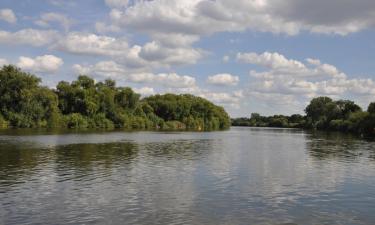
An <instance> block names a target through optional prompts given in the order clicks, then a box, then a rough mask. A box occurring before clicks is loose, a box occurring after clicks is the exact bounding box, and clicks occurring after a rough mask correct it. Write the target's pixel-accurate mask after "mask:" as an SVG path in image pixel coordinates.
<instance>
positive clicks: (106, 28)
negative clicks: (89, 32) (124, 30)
mask: <svg viewBox="0 0 375 225" xmlns="http://www.w3.org/2000/svg"><path fill="white" fill-rule="evenodd" d="M95 30H96V31H97V32H99V33H108V32H113V33H117V32H120V31H121V28H120V27H119V26H116V25H114V24H107V23H104V22H96V23H95Z"/></svg>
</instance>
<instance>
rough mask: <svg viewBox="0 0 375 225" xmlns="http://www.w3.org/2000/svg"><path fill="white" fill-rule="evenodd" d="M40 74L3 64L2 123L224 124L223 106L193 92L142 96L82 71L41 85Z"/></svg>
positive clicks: (0, 84) (214, 126)
mask: <svg viewBox="0 0 375 225" xmlns="http://www.w3.org/2000/svg"><path fill="white" fill-rule="evenodd" d="M40 82H41V80H40V79H39V78H37V77H36V76H35V75H32V74H29V73H25V72H22V71H21V70H20V69H18V68H16V67H14V66H4V67H3V68H2V69H1V70H0V127H4V126H9V125H10V126H12V127H68V128H86V127H101V128H111V127H119V128H129V129H155V128H158V129H161V128H164V129H185V128H188V129H206V130H208V129H210V130H211V129H225V128H228V127H229V126H230V120H229V116H228V114H227V113H226V112H225V110H224V109H223V108H222V107H219V106H216V105H214V104H213V103H211V102H209V101H207V100H205V99H203V98H199V97H195V96H192V95H173V94H166V95H156V96H152V97H149V98H146V99H143V100H141V99H140V97H141V96H140V95H139V94H137V93H135V92H134V91H133V90H132V89H131V88H129V87H116V82H115V81H113V80H109V79H108V80H105V81H104V82H98V83H96V82H95V80H94V79H92V78H90V77H89V76H86V75H81V76H79V77H78V78H77V80H75V81H72V82H71V83H69V82H66V81H61V82H59V83H58V85H57V86H56V89H55V90H50V89H48V88H46V87H42V86H40Z"/></svg>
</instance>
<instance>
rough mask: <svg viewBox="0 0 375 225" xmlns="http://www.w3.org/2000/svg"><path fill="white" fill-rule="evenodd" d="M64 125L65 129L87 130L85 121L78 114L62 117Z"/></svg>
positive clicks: (87, 124)
mask: <svg viewBox="0 0 375 225" xmlns="http://www.w3.org/2000/svg"><path fill="white" fill-rule="evenodd" d="M64 124H66V126H67V128H88V126H89V123H88V121H87V119H86V118H85V117H84V116H82V115H81V114H79V113H72V114H69V115H66V116H64Z"/></svg>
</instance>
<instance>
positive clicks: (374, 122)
mask: <svg viewBox="0 0 375 225" xmlns="http://www.w3.org/2000/svg"><path fill="white" fill-rule="evenodd" d="M305 113H306V115H299V114H294V115H291V116H284V115H274V116H261V115H260V114H258V113H252V114H251V117H250V118H236V119H232V125H233V126H251V127H280V128H304V129H317V130H329V131H341V132H351V133H356V134H359V135H366V136H375V102H373V103H370V105H369V106H368V108H367V110H366V111H364V110H362V108H361V107H360V106H358V105H357V104H355V103H354V102H353V101H350V100H337V101H334V100H332V99H331V98H329V97H324V96H323V97H317V98H314V99H312V100H311V102H310V103H309V105H308V106H307V107H306V108H305Z"/></svg>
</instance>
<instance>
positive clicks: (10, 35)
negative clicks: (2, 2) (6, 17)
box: [0, 29, 59, 47]
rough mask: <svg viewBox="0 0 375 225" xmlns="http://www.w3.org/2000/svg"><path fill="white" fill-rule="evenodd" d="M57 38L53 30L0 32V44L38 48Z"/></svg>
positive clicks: (56, 33)
mask: <svg viewBox="0 0 375 225" xmlns="http://www.w3.org/2000/svg"><path fill="white" fill-rule="evenodd" d="M58 36H59V35H58V32H57V31H55V30H35V29H24V30H19V31H17V32H8V31H3V30H0V43H5V44H12V45H31V46H35V47H40V46H43V45H47V44H50V43H52V42H53V41H56V40H57V38H58Z"/></svg>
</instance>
